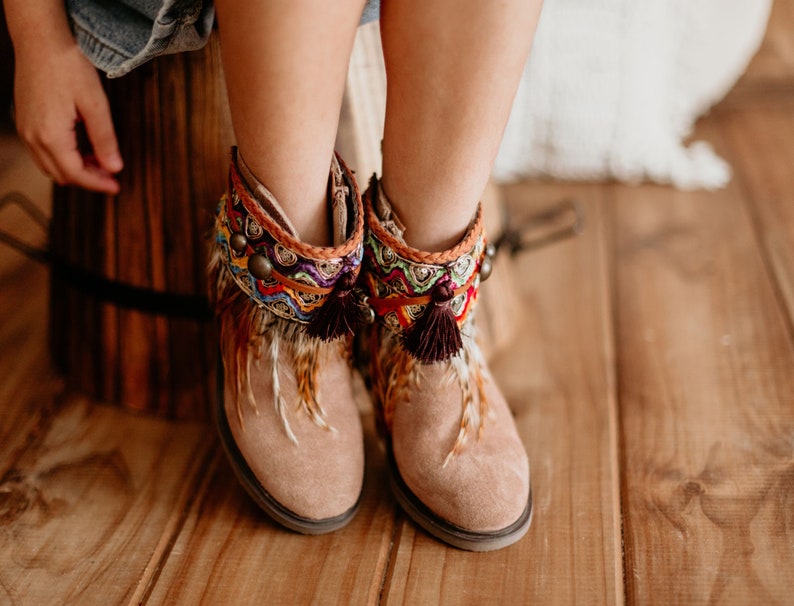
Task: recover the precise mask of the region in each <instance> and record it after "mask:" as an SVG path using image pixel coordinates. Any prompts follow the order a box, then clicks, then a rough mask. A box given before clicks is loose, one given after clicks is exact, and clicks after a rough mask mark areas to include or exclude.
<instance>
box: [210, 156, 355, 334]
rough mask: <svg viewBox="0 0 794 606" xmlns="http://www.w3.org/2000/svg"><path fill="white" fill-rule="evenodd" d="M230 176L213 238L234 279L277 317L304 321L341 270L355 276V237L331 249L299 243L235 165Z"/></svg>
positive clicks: (337, 277) (321, 303) (327, 291)
mask: <svg viewBox="0 0 794 606" xmlns="http://www.w3.org/2000/svg"><path fill="white" fill-rule="evenodd" d="M229 180H230V185H229V191H230V193H229V194H228V195H225V196H224V197H223V198H222V199H221V202H220V204H219V206H218V211H217V235H216V241H217V243H218V244H219V245H220V246H221V247H222V249H223V251H224V257H225V260H226V264H227V267H228V268H229V270H230V271H231V273H232V275H233V277H234V280H235V281H236V283H237V284H238V286H239V287H240V288H241V289H242V290H243V291H244V292H246V293H247V294H248V295H249V296H250V297H251V298H252V299H253V300H254V301H255V302H257V303H258V304H260V305H262V306H264V307H266V308H267V309H268V310H270V311H271V312H273V313H274V314H276V315H277V316H279V317H281V318H284V319H287V320H294V321H296V322H300V323H302V324H307V323H309V322H310V321H311V320H312V317H313V316H314V314H315V312H317V310H318V309H319V308H320V307H322V305H323V303H324V302H325V300H326V299H327V298H328V295H329V294H330V293H331V292H332V291H333V289H334V285H335V284H336V283H337V282H338V281H339V280H340V278H342V276H343V275H345V274H348V273H350V274H352V275H353V276H354V277H355V276H358V273H359V271H360V269H361V262H362V257H363V246H362V244H361V243H360V240H359V242H358V243H354V244H355V245H354V246H347V247H339V248H335V249H331V248H320V247H311V246H308V245H305V244H303V243H300V242H298V241H297V240H296V239H295V238H293V237H292V236H291V235H290V234H289V233H288V232H286V231H285V230H284V229H283V228H281V227H280V226H279V225H278V224H277V223H276V222H275V221H273V220H272V219H270V218H269V217H267V216H266V215H265V213H264V211H263V210H262V209H261V208H260V207H259V205H258V202H257V201H256V200H254V199H253V198H252V197H251V195H250V194H249V193H248V192H247V191H246V190H245V186H244V185H243V184H242V181H241V180H240V176H239V174H238V173H237V170H236V167H235V166H234V165H232V170H231V172H230V179H229ZM350 206H351V207H352V208H355V205H354V204H351V205H350ZM357 219H358V220H359V221H360V220H361V219H360V218H359V217H357ZM263 222H267V225H263V224H262V223H263ZM354 236H355V234H354ZM355 239H356V238H355V237H352V238H351V242H353V241H354V240H355ZM329 253H330V254H329ZM334 253H335V254H334ZM340 253H341V254H340Z"/></svg>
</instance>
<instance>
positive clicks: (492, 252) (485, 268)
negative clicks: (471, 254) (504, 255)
mask: <svg viewBox="0 0 794 606" xmlns="http://www.w3.org/2000/svg"><path fill="white" fill-rule="evenodd" d="M495 256H496V246H494V245H493V244H491V243H490V242H488V244H486V245H485V258H484V259H483V260H482V265H480V281H481V282H484V281H485V280H487V279H488V278H489V277H490V276H491V273H492V272H493V258H494V257H495Z"/></svg>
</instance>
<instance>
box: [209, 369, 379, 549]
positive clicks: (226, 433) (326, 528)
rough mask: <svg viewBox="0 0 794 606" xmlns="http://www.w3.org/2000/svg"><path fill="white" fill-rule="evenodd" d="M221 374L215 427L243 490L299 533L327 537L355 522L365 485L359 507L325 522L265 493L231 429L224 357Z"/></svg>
mask: <svg viewBox="0 0 794 606" xmlns="http://www.w3.org/2000/svg"><path fill="white" fill-rule="evenodd" d="M217 373H218V374H217V377H218V380H217V385H216V398H215V401H216V406H215V421H216V423H215V424H216V426H217V427H218V434H219V435H220V438H221V444H223V450H224V451H225V452H226V456H227V458H228V459H229V462H230V463H231V466H232V469H233V470H234V474H235V475H236V476H237V479H238V480H239V481H240V483H241V484H242V485H243V488H245V491H246V492H247V493H248V494H249V496H250V497H251V498H252V499H253V500H254V501H255V502H256V504H257V505H259V507H260V508H261V509H262V510H263V511H264V512H265V513H266V514H267V515H269V516H270V517H271V518H272V519H273V520H275V521H276V522H278V523H279V524H281V525H282V526H284V527H285V528H288V529H289V530H293V531H295V532H299V533H301V534H309V535H317V534H325V533H328V532H333V531H334V530H338V529H340V528H342V527H343V526H346V525H347V524H348V523H349V522H350V520H352V519H353V516H355V515H356V512H358V509H359V507H360V506H361V496H362V493H363V486H362V492H360V493H359V495H358V499H357V500H356V503H355V505H353V506H352V507H351V508H350V509H348V510H347V511H345V512H344V513H342V514H340V515H338V516H334V517H332V518H324V519H322V520H315V519H312V518H306V517H303V516H300V515H298V514H296V513H294V512H292V511H290V510H289V509H288V508H286V507H285V506H284V505H282V504H281V503H279V502H278V501H277V500H276V499H275V498H273V496H272V495H270V493H268V491H267V490H265V488H264V486H262V484H261V483H260V482H259V480H258V479H257V478H256V476H255V475H254V472H253V471H252V470H251V468H250V467H249V466H248V463H246V461H245V458H244V457H243V455H242V453H241V452H240V449H239V448H238V447H237V443H236V442H235V441H234V436H233V435H232V431H231V428H230V427H229V420H228V419H227V418H226V406H225V403H224V379H223V362H222V361H221V360H220V357H219V358H218V370H217Z"/></svg>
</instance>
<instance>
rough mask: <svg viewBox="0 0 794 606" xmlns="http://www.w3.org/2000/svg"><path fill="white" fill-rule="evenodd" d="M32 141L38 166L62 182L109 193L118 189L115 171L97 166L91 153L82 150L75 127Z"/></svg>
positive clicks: (32, 149)
mask: <svg viewBox="0 0 794 606" xmlns="http://www.w3.org/2000/svg"><path fill="white" fill-rule="evenodd" d="M70 135H71V136H70ZM29 145H30V147H31V151H32V152H33V156H34V158H35V159H36V161H37V164H38V165H39V167H40V168H41V169H42V170H43V171H44V172H45V173H47V174H48V175H50V176H51V177H52V178H53V179H54V180H55V181H56V182H57V183H58V184H59V185H67V184H68V185H76V186H79V187H83V188H85V189H90V190H93V191H98V192H103V193H107V194H117V193H118V192H119V189H120V188H119V183H118V181H117V180H116V179H115V178H114V177H113V175H112V174H111V173H110V172H108V171H107V170H105V169H104V168H102V167H101V166H97V164H96V163H95V162H93V161H92V159H91V157H90V156H83V155H82V154H81V153H80V151H79V149H78V147H77V140H76V137H75V136H74V131H71V132H67V133H64V134H63V135H62V137H59V138H57V139H53V140H47V141H41V140H38V141H35V142H29Z"/></svg>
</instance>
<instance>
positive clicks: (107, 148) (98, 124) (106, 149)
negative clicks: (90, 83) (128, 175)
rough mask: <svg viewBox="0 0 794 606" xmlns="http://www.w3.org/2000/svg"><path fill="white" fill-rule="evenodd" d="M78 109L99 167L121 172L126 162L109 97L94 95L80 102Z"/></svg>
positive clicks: (110, 171)
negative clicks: (117, 138) (114, 124)
mask: <svg viewBox="0 0 794 606" xmlns="http://www.w3.org/2000/svg"><path fill="white" fill-rule="evenodd" d="M77 111H78V112H79V113H80V115H81V116H82V118H83V124H84V126H85V130H86V133H87V134H88V139H89V141H90V142H91V147H92V148H93V150H94V158H95V159H96V163H97V164H98V166H99V168H101V169H103V170H105V171H106V172H108V173H117V172H119V171H120V170H121V169H122V168H124V162H123V161H122V159H121V154H120V153H119V145H118V141H117V140H116V131H115V130H114V128H113V119H112V117H111V114H110V106H109V104H108V100H107V97H106V96H105V95H104V94H101V95H94V96H92V97H91V98H90V99H89V100H88V101H86V102H82V103H80V104H78V106H77Z"/></svg>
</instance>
